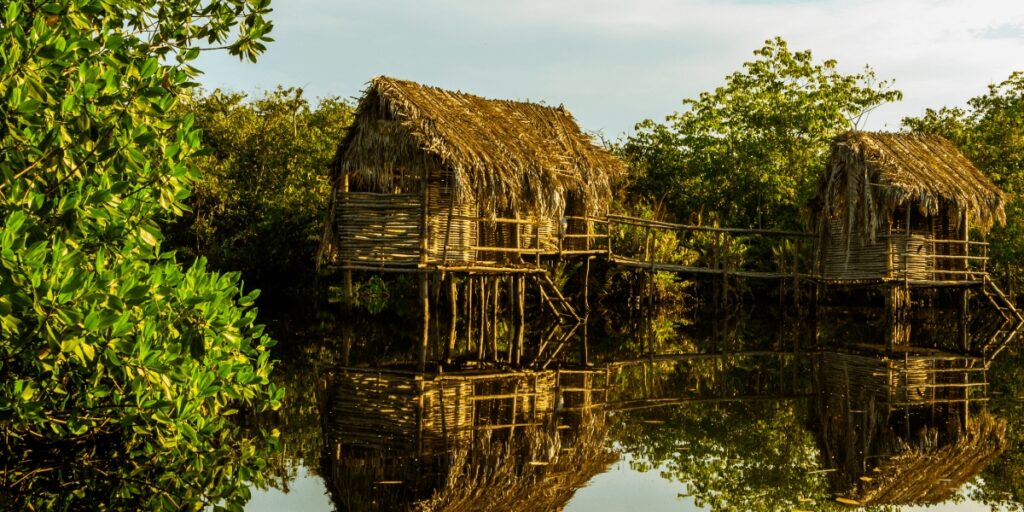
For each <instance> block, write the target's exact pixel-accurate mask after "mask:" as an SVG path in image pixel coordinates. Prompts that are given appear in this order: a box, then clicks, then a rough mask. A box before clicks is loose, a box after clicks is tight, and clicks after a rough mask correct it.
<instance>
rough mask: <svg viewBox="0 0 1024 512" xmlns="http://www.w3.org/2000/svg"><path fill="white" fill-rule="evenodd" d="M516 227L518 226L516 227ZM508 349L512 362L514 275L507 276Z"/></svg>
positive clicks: (514, 298) (514, 335) (514, 333)
mask: <svg viewBox="0 0 1024 512" xmlns="http://www.w3.org/2000/svg"><path fill="white" fill-rule="evenodd" d="M517 229H518V227H517ZM507 279H508V326H509V329H508V349H507V350H506V357H507V358H508V359H507V361H508V364H512V362H513V360H514V359H515V357H516V354H515V352H516V332H515V328H514V326H515V325H516V312H517V309H516V307H515V306H516V296H517V293H516V290H515V288H516V282H515V277H514V276H511V275H510V276H508V277H507Z"/></svg>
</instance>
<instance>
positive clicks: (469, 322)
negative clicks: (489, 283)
mask: <svg viewBox="0 0 1024 512" xmlns="http://www.w3.org/2000/svg"><path fill="white" fill-rule="evenodd" d="M474 281H475V280H474V279H473V276H472V275H469V274H467V275H466V285H465V286H466V298H465V301H466V352H467V353H470V354H472V353H473V283H474Z"/></svg>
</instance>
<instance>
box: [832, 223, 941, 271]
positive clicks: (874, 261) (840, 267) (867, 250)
mask: <svg viewBox="0 0 1024 512" xmlns="http://www.w3.org/2000/svg"><path fill="white" fill-rule="evenodd" d="M929 238H931V234H930V233H911V234H910V240H909V245H908V240H907V235H906V234H903V233H893V234H892V235H891V236H890V237H889V238H888V239H887V238H885V237H878V238H876V239H875V241H874V242H872V241H871V240H867V239H862V238H861V237H860V235H858V234H857V233H850V235H849V237H847V239H846V240H844V237H843V227H842V221H841V220H832V221H830V222H829V237H828V245H826V247H825V249H824V261H825V272H824V273H825V278H827V279H880V278H883V277H898V278H903V277H904V271H905V270H908V271H909V275H908V276H906V277H908V278H910V279H924V280H928V279H933V277H934V275H935V274H934V270H935V267H934V262H935V260H934V259H933V258H931V256H932V255H933V254H934V253H935V250H934V247H933V244H932V243H931V242H929V241H928V239H929ZM890 243H891V245H892V253H891V254H890V253H889V244H890Z"/></svg>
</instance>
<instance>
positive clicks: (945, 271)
mask: <svg viewBox="0 0 1024 512" xmlns="http://www.w3.org/2000/svg"><path fill="white" fill-rule="evenodd" d="M1004 204H1005V199H1004V197H1003V193H1002V192H1001V191H1000V190H999V188H998V187H996V186H995V185H994V184H993V183H992V181H991V180H989V179H988V178H987V177H986V176H985V175H984V174H982V173H981V171H979V170H978V168H977V167H975V166H974V165H973V164H972V163H971V162H970V161H969V160H968V159H967V158H966V157H965V156H964V155H963V153H961V152H960V151H959V150H958V149H957V148H956V147H955V146H954V145H953V144H952V143H951V142H949V141H948V140H946V139H944V138H942V137H940V136H937V135H922V134H910V133H869V132H856V131H855V132H848V133H846V134H844V135H841V136H839V137H837V138H836V139H835V140H834V141H833V143H832V154H831V158H830V160H829V163H828V166H827V168H826V170H825V173H824V175H823V176H822V179H821V181H820V182H819V187H818V195H817V197H816V198H815V199H814V200H813V201H812V203H811V210H812V212H811V213H812V215H813V218H814V219H816V221H817V222H818V233H819V235H820V245H819V247H820V250H819V255H818V256H819V261H818V264H819V271H820V272H821V275H822V276H823V277H824V278H825V279H827V280H831V281H847V282H850V281H884V280H901V281H902V280H905V281H908V282H911V283H912V284H913V282H922V283H941V282H963V281H975V280H980V279H981V275H982V272H983V271H984V268H983V266H982V263H983V262H984V258H985V256H986V253H985V246H984V244H982V243H979V242H977V241H972V240H970V237H969V233H970V228H972V227H974V228H977V229H978V230H979V231H980V232H981V233H986V232H987V231H988V230H989V229H990V228H991V227H992V226H993V225H994V224H997V223H999V224H1002V223H1004V222H1005V220H1006V215H1005V213H1004V211H1003V207H1004Z"/></svg>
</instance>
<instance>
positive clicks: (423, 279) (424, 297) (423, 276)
mask: <svg viewBox="0 0 1024 512" xmlns="http://www.w3.org/2000/svg"><path fill="white" fill-rule="evenodd" d="M429 279H430V276H429V275H427V273H426V272H420V312H421V320H422V327H423V332H422V335H421V338H420V350H419V364H418V365H417V368H419V371H421V372H422V371H424V370H426V368H427V350H429V349H430V285H429V284H428V283H429Z"/></svg>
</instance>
